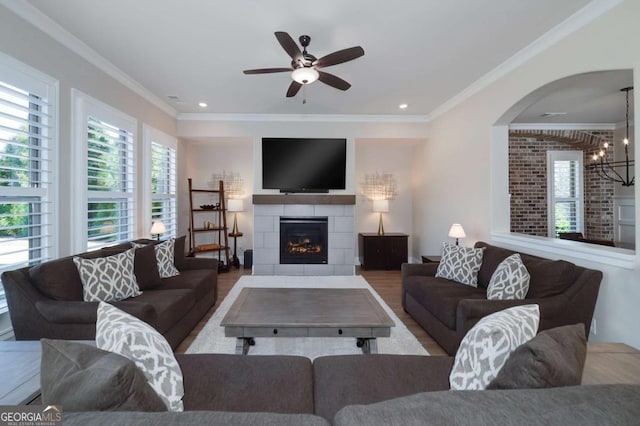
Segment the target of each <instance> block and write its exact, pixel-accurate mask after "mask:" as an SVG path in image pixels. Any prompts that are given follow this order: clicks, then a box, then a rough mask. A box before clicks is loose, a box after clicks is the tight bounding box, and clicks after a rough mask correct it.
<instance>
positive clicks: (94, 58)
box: [0, 0, 177, 118]
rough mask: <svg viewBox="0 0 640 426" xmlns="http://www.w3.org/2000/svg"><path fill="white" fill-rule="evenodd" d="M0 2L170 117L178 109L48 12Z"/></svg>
mask: <svg viewBox="0 0 640 426" xmlns="http://www.w3.org/2000/svg"><path fill="white" fill-rule="evenodd" d="M0 5H2V6H4V7H6V8H7V9H9V10H11V11H12V12H13V13H15V14H16V15H18V16H20V17H21V18H22V19H24V20H25V21H27V22H28V23H30V24H31V25H33V26H34V27H36V28H37V29H39V30H40V31H42V32H43V33H45V34H46V35H48V36H49V37H51V38H52V39H54V40H56V41H57V42H59V43H60V44H62V45H63V46H65V47H67V48H68V49H69V50H71V51H72V52H74V53H76V54H77V55H78V56H80V57H82V58H84V59H85V60H87V61H88V62H89V63H91V64H93V65H95V66H96V67H97V68H98V69H100V70H101V71H103V72H104V73H106V74H108V75H109V76H111V77H112V78H113V79H115V80H116V81H118V82H120V83H121V84H123V85H124V86H125V87H127V88H129V89H130V90H132V91H133V92H135V93H137V94H138V95H140V96H142V97H143V98H144V99H146V100H147V101H149V102H151V103H152V104H153V105H155V106H156V107H158V108H160V109H161V110H163V111H164V112H166V113H167V114H169V115H170V116H172V117H174V118H175V117H176V115H177V111H176V110H175V109H174V108H173V107H172V106H171V105H169V104H167V103H166V102H165V101H164V100H162V99H161V98H159V97H158V96H156V95H155V94H153V93H152V92H151V91H149V90H148V89H147V88H145V87H144V86H143V85H141V84H140V83H138V82H137V81H135V80H134V79H133V78H131V77H130V76H129V75H128V74H126V73H125V72H124V71H122V70H121V69H120V68H118V67H116V66H115V65H114V64H113V63H111V62H110V61H108V60H107V59H106V58H104V57H103V56H101V55H100V54H99V53H98V52H96V51H95V50H93V49H92V48H91V47H89V46H88V45H87V44H86V43H84V42H83V41H81V40H80V39H78V38H77V37H76V36H74V35H73V34H71V33H70V32H69V31H67V30H65V29H64V28H62V27H61V26H60V25H59V24H58V23H56V22H55V21H53V20H52V19H51V18H49V17H48V16H47V15H45V14H44V13H42V12H41V11H40V10H38V9H37V8H36V7H34V6H33V5H31V4H30V3H28V2H26V1H13V0H0Z"/></svg>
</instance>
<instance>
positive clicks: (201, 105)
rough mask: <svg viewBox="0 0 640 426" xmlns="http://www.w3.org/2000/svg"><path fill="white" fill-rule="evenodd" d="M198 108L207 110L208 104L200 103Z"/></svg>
mask: <svg viewBox="0 0 640 426" xmlns="http://www.w3.org/2000/svg"><path fill="white" fill-rule="evenodd" d="M198 106H199V107H200V108H206V107H207V103H206V102H198Z"/></svg>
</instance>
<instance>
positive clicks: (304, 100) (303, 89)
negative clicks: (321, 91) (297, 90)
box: [302, 84, 307, 105]
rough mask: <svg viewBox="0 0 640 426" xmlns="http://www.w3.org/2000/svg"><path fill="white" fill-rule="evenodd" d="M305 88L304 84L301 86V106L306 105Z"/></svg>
mask: <svg viewBox="0 0 640 426" xmlns="http://www.w3.org/2000/svg"><path fill="white" fill-rule="evenodd" d="M306 86H307V85H306V84H304V85H303V86H302V105H304V104H306V103H307V87H306Z"/></svg>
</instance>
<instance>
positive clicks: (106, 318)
mask: <svg viewBox="0 0 640 426" xmlns="http://www.w3.org/2000/svg"><path fill="white" fill-rule="evenodd" d="M96 346H97V347H98V348H99V349H102V350H105V351H109V352H114V353H117V354H120V355H122V356H124V357H127V358H129V359H130V360H132V361H133V362H134V363H135V364H136V366H138V368H139V369H140V370H142V372H143V373H144V375H145V377H146V378H147V382H148V383H149V385H151V387H152V388H153V390H155V391H156V393H157V394H158V396H159V397H160V398H161V399H162V400H163V401H164V403H165V404H166V406H167V409H168V410H169V411H183V410H184V405H183V403H182V397H183V396H184V379H183V376H182V370H181V369H180V365H179V364H178V361H177V360H176V357H175V356H174V355H173V351H172V350H171V346H170V345H169V343H168V342H167V339H165V338H164V336H162V335H161V334H160V333H158V332H157V331H156V330H155V329H154V328H153V327H151V326H150V325H149V324H147V323H146V322H144V321H142V320H140V319H138V318H136V317H134V316H133V315H129V314H128V313H126V312H123V311H122V310H120V309H118V308H116V307H115V306H112V305H109V304H108V303H103V302H100V304H99V305H98V320H97V321H96Z"/></svg>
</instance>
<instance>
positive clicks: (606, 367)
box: [176, 268, 640, 385]
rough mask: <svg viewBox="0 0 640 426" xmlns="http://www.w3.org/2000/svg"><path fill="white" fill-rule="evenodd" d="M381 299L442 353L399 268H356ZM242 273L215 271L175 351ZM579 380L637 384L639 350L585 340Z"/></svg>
mask: <svg viewBox="0 0 640 426" xmlns="http://www.w3.org/2000/svg"><path fill="white" fill-rule="evenodd" d="M357 274H359V275H362V276H363V277H364V278H365V279H366V280H367V281H368V282H369V284H371V286H372V287H373V288H374V289H375V291H376V292H378V294H379V295H380V297H382V299H383V300H384V301H385V302H386V303H387V304H388V305H389V306H390V307H391V309H392V310H393V312H394V313H395V314H396V315H397V316H398V318H400V320H401V321H402V322H403V323H404V324H405V326H406V327H407V328H408V329H409V331H411V333H413V335H414V336H416V338H417V339H418V341H419V342H420V343H421V344H422V346H424V348H425V349H426V350H427V352H429V353H430V354H431V355H446V353H445V352H444V350H443V349H442V348H441V347H440V346H439V345H438V344H437V343H436V342H435V341H434V340H433V339H432V338H431V336H429V334H427V332H426V331H424V330H423V329H422V327H420V326H419V325H418V323H416V322H415V321H414V320H413V318H411V317H410V316H409V315H408V314H407V313H406V312H404V310H403V309H402V305H401V301H400V271H364V270H360V269H359V268H358V269H357ZM242 275H251V271H250V270H247V269H232V270H231V271H230V272H227V273H222V274H219V275H218V300H217V301H216V304H215V306H214V307H213V308H211V310H210V311H209V312H208V313H207V315H205V317H204V318H203V319H202V320H201V321H200V323H198V325H197V326H196V327H195V328H194V329H193V330H192V331H191V333H190V334H189V336H188V337H187V338H186V339H185V340H184V341H183V342H182V343H181V344H180V346H179V347H178V348H177V349H176V352H179V353H183V352H184V351H186V349H187V348H188V347H189V345H190V344H191V342H193V339H195V337H196V336H197V335H198V333H199V332H200V330H202V327H204V325H205V324H206V323H207V321H208V320H209V318H210V317H211V315H213V313H214V312H215V310H216V309H217V308H218V306H220V303H221V302H222V300H224V298H225V297H226V295H227V293H228V292H229V290H230V289H231V287H233V285H234V284H235V283H236V281H237V280H238V279H239V278H240V277H241V276H242ZM582 383H583V384H585V385H594V384H606V383H635V384H640V351H638V350H636V349H634V348H632V347H630V346H627V345H624V344H620V343H589V344H588V350H587V360H586V363H585V369H584V374H583V378H582Z"/></svg>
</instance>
